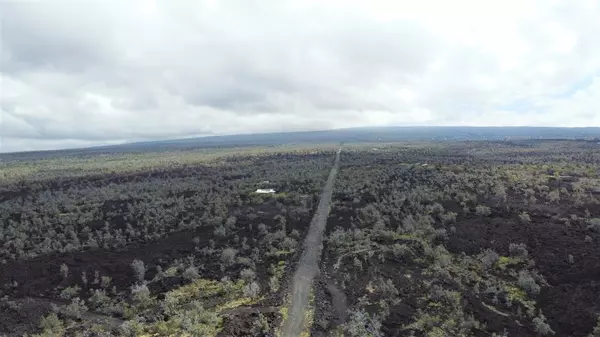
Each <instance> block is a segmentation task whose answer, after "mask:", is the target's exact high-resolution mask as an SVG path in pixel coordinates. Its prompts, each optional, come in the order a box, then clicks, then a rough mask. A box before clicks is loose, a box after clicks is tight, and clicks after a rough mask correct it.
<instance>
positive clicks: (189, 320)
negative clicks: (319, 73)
mask: <svg viewBox="0 0 600 337" xmlns="http://www.w3.org/2000/svg"><path fill="white" fill-rule="evenodd" d="M203 154H204V152H203V151H200V152H199V153H196V152H194V151H189V152H185V151H180V152H177V153H171V152H164V153H155V154H147V153H145V154H140V155H133V157H137V158H138V159H139V160H141V162H138V161H136V160H132V161H128V160H125V159H124V158H122V156H121V155H114V154H111V155H108V156H105V157H97V156H92V157H90V158H87V157H74V158H64V159H62V160H63V161H61V159H60V158H52V159H51V160H49V161H48V160H46V159H44V160H41V161H39V162H38V161H35V160H33V161H31V160H29V161H23V162H22V161H16V162H8V163H3V165H4V166H2V167H1V168H0V172H3V174H4V176H5V177H6V176H9V177H13V178H14V179H12V178H11V179H4V180H2V183H1V187H0V223H1V224H2V226H1V227H0V285H2V286H1V288H0V298H1V300H0V315H2V317H3V319H2V320H1V321H2V322H1V323H0V334H9V335H17V336H22V335H23V334H24V333H28V334H30V335H39V336H63V335H67V336H77V335H81V334H82V333H86V334H88V335H89V333H92V335H97V336H110V335H114V336H143V335H148V336H168V335H173V336H186V335H189V336H214V335H218V334H220V335H223V336H233V335H235V336H242V335H249V336H252V335H254V332H257V333H258V332H260V331H264V332H268V331H271V330H272V329H273V328H274V327H275V326H277V325H278V324H279V321H280V320H281V315H280V313H279V307H280V306H281V303H282V300H283V297H282V294H283V289H284V288H285V287H286V286H287V285H286V284H285V282H287V278H286V275H287V274H288V273H290V272H291V271H290V269H291V267H290V266H291V265H293V263H294V262H295V260H296V259H297V255H298V253H299V252H298V247H299V246H300V243H301V242H302V240H303V237H304V234H305V231H306V230H307V228H308V224H309V223H310V219H311V217H312V213H313V209H314V207H315V205H316V203H317V202H318V196H319V194H320V193H321V189H322V187H323V185H324V183H325V180H326V179H327V175H328V173H329V170H330V168H331V165H332V163H333V159H334V155H335V152H334V150H329V149H328V148H327V147H323V148H309V149H306V148H304V149H303V148H300V147H298V148H294V149H289V150H288V151H284V150H282V149H277V150H275V149H273V148H265V149H244V150H243V151H240V152H233V150H231V149H226V150H223V153H213V154H211V155H209V156H208V157H207V158H204V157H203ZM177 156H179V157H177ZM140 158H142V159H140ZM173 158H176V160H173ZM71 163H76V164H74V165H73V166H70V164H71ZM29 165H30V166H31V167H32V168H33V169H32V170H31V171H30V172H25V173H23V172H21V173H20V174H21V177H20V178H15V177H16V176H15V175H14V174H13V173H11V172H15V171H14V167H26V166H29ZM95 165H98V167H99V168H98V170H96V168H97V167H95ZM55 166H56V167H57V169H52V168H53V167H55ZM7 172H8V173H7ZM26 174H29V175H28V176H27V175H26ZM258 188H273V189H275V190H276V191H277V193H275V194H266V195H263V194H256V193H254V191H256V190H257V189H258ZM265 308H267V309H265ZM269 308H270V309H269ZM253 331H254V332H253Z"/></svg>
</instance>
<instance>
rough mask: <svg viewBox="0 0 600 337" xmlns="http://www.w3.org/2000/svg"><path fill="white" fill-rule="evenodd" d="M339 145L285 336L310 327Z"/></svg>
mask: <svg viewBox="0 0 600 337" xmlns="http://www.w3.org/2000/svg"><path fill="white" fill-rule="evenodd" d="M341 151H342V148H341V147H340V148H339V149H338V151H337V154H336V156H335V162H334V164H333V167H332V168H331V172H330V173H329V178H328V179H327V183H326V184H325V188H324V189H323V193H322V194H321V199H320V201H319V205H318V207H317V211H316V212H315V215H314V216H313V218H312V221H311V223H310V228H309V230H308V235H307V236H306V239H305V240H304V247H303V249H304V250H303V252H302V256H301V257H300V261H299V263H298V269H297V270H296V273H295V274H294V279H293V281H292V292H291V301H290V305H289V307H288V311H287V312H288V315H287V318H286V319H285V321H284V322H283V328H282V334H283V336H285V337H297V336H300V334H301V333H302V331H303V329H305V328H307V327H306V324H308V323H307V322H305V319H306V316H307V315H306V312H307V311H308V310H310V309H311V308H310V307H309V306H310V303H309V302H310V301H309V297H310V294H311V292H312V286H313V280H314V278H315V276H316V275H317V274H318V272H319V259H320V257H321V251H322V250H323V232H324V231H325V226H326V224H327V217H328V216H329V203H330V202H331V195H332V193H333V182H334V181H335V177H336V175H337V171H338V168H339V165H340V153H341Z"/></svg>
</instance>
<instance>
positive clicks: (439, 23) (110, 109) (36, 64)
mask: <svg viewBox="0 0 600 337" xmlns="http://www.w3.org/2000/svg"><path fill="white" fill-rule="evenodd" d="M599 17H600V1H598V0H577V1H572V0H539V1H538V0H530V1H528V0H520V1H513V0H503V1H492V0H490V1H480V0H473V1H467V0H453V1H446V0H439V1H434V0H420V1H412V0H400V1H378V0H370V1H353V0H344V1H342V0H298V1H291V0H272V1H270V0H261V1H248V0H239V1H233V0H232V1H218V0H189V1H183V0H164V1H159V0H128V1H122V0H118V1H117V0H72V1H67V0H47V1H44V0H22V1H19V0H4V1H0V152H12V151H25V150H46V149H57V148H71V147H83V146H93V145H105V144H116V143H123V142H129V141H140V140H153V139H169V138H182V137H191V136H207V135H225V134H238V133H258V132H281V131H298V130H324V129H334V128H346V127H357V126H388V125H470V126H521V125H527V126H600V111H598V107H600V44H599V43H598V36H600V20H598V18H599Z"/></svg>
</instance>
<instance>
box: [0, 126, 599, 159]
mask: <svg viewBox="0 0 600 337" xmlns="http://www.w3.org/2000/svg"><path fill="white" fill-rule="evenodd" d="M593 138H597V139H600V128H597V127H587V128H561V127H465V126H398V127H365V128H350V129H337V130H324V131H302V132H280V133H261V134H241V135H230V136H209V137H198V138H186V139H173V140H161V141H149V142H136V143H128V144H121V145H112V146H100V147H92V148H85V149H75V150H58V151H43V152H27V153H11V154H0V158H5V159H8V158H12V159H26V158H27V157H37V158H39V157H40V156H41V157H53V156H60V155H65V154H66V155H86V154H94V153H109V152H110V153H114V152H146V151H168V150H174V149H179V150H186V149H193V148H211V147H235V146H265V145H277V144H318V143H339V142H346V143H365V142H394V141H411V140H414V141H425V140H430V141H461V140H463V141H464V140H504V139H593Z"/></svg>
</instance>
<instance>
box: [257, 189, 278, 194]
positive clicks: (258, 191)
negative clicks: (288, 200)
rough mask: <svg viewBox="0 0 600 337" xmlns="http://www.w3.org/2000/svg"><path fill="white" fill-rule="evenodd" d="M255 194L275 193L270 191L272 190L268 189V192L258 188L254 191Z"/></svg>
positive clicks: (272, 190)
mask: <svg viewBox="0 0 600 337" xmlns="http://www.w3.org/2000/svg"><path fill="white" fill-rule="evenodd" d="M256 193H260V194H269V193H275V190H274V189H272V188H269V189H268V190H267V189H262V188H259V189H257V190H256Z"/></svg>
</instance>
